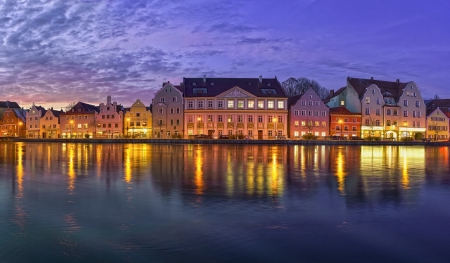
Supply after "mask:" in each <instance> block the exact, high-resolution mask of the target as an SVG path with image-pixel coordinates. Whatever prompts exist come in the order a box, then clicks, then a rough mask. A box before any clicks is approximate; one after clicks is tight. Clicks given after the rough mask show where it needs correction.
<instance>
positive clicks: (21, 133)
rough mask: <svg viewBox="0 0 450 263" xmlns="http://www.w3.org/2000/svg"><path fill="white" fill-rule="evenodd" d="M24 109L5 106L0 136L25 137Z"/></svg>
mask: <svg viewBox="0 0 450 263" xmlns="http://www.w3.org/2000/svg"><path fill="white" fill-rule="evenodd" d="M25 116H26V111H25V110H23V109H20V108H19V109H16V108H14V109H12V108H7V109H6V110H5V111H4V112H3V119H2V120H1V125H0V126H1V137H25V133H26V123H25V120H26V117H25Z"/></svg>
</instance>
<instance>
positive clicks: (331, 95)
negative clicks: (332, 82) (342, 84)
mask: <svg viewBox="0 0 450 263" xmlns="http://www.w3.org/2000/svg"><path fill="white" fill-rule="evenodd" d="M333 97H334V89H330V98H333Z"/></svg>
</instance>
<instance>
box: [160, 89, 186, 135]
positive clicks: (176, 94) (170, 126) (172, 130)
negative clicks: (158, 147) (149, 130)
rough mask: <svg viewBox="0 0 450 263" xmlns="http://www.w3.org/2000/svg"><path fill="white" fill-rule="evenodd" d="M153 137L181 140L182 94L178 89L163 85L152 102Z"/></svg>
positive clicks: (182, 131)
mask: <svg viewBox="0 0 450 263" xmlns="http://www.w3.org/2000/svg"><path fill="white" fill-rule="evenodd" d="M152 115H153V137H154V138H181V137H183V134H184V126H183V124H184V123H183V117H184V109H183V93H182V91H181V90H180V87H176V86H174V85H172V84H171V83H164V84H163V87H162V88H161V89H160V90H158V91H157V92H156V93H155V96H154V98H153V102H152Z"/></svg>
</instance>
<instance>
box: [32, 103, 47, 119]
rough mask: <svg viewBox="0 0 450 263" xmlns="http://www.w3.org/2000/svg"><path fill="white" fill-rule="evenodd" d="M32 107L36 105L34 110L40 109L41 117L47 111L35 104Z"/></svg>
mask: <svg viewBox="0 0 450 263" xmlns="http://www.w3.org/2000/svg"><path fill="white" fill-rule="evenodd" d="M34 107H36V110H40V111H41V117H43V116H44V115H45V113H46V112H47V110H46V109H45V108H44V107H41V106H36V105H35V106H34Z"/></svg>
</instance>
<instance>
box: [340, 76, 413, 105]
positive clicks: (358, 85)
mask: <svg viewBox="0 0 450 263" xmlns="http://www.w3.org/2000/svg"><path fill="white" fill-rule="evenodd" d="M347 82H348V83H349V84H350V85H351V86H352V87H353V88H354V89H355V90H356V92H357V93H358V96H359V98H360V99H362V98H363V96H364V93H366V89H367V88H368V87H369V86H370V85H372V84H375V85H377V87H378V88H380V91H381V94H383V96H389V97H394V98H395V99H396V101H398V99H399V98H400V96H401V95H402V94H403V89H404V88H405V87H406V85H407V84H408V83H406V82H400V81H398V80H397V81H384V80H376V79H359V78H351V77H348V78H347Z"/></svg>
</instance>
